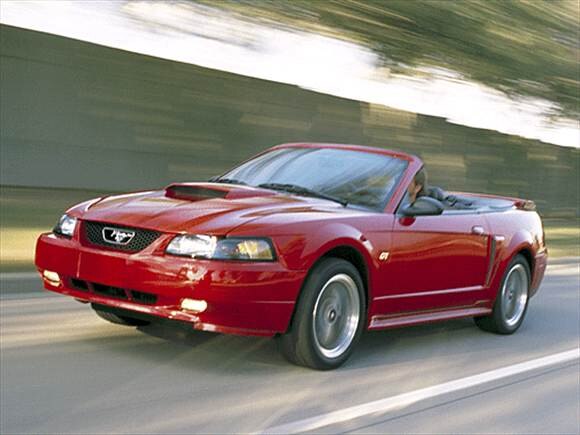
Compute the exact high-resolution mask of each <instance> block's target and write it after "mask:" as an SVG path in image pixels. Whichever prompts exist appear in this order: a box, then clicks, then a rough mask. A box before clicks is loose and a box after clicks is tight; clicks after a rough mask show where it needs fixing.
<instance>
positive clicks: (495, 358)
mask: <svg viewBox="0 0 580 435" xmlns="http://www.w3.org/2000/svg"><path fill="white" fill-rule="evenodd" d="M579 279H580V278H579V266H578V264H577V263H574V262H572V263H568V264H562V265H557V266H550V268H549V272H548V276H547V277H546V279H545V281H544V284H543V285H542V288H541V291H540V293H539V294H538V296H536V297H535V298H534V299H532V302H531V306H530V309H529V311H528V314H527V318H526V321H525V322H524V324H523V326H522V328H521V329H520V330H519V331H518V333H516V334H515V335H513V336H497V335H493V334H489V333H484V332H482V331H480V330H479V329H477V328H476V327H475V326H474V325H473V322H472V321H470V320H460V321H452V322H446V323H441V324H436V325H428V326H419V327H412V328H407V329H400V330H391V331H382V332H373V333H367V334H366V335H365V336H364V337H363V339H362V341H361V342H360V344H359V346H358V347H357V349H356V352H355V354H354V356H353V357H352V358H351V360H350V361H349V362H348V363H347V364H346V365H345V366H343V367H342V368H340V369H338V370H335V371H332V372H317V371H312V370H309V369H304V368H299V367H295V366H292V365H290V364H288V363H287V362H286V361H284V360H283V359H282V357H281V356H280V354H279V353H278V352H277V348H276V343H275V342H274V341H273V340H268V339H257V338H243V337H234V336H222V335H214V334H210V333H200V332H195V331H189V330H185V329H182V328H173V327H170V326H167V325H155V326H148V327H145V328H140V329H133V328H127V327H122V326H115V325H111V324H108V323H106V322H105V321H103V320H101V319H99V318H97V317H96V316H95V315H94V314H93V313H92V312H91V310H90V308H89V307H88V306H86V305H81V304H79V303H77V302H75V301H73V300H70V299H69V298H66V297H62V296H58V295H51V294H48V293H39V292H31V293H26V292H20V291H18V292H10V293H4V294H3V297H2V299H1V300H0V309H1V313H0V328H1V329H0V350H1V354H0V362H1V367H0V370H1V372H0V374H1V378H0V380H1V389H0V394H1V395H0V433H2V434H12V433H35V434H41V433H120V432H122V433H151V432H170V433H192V432H196V433H232V432H233V433H247V432H264V431H265V432H268V431H269V430H272V429H274V430H275V429H276V428H278V429H279V428H280V427H282V428H284V427H294V428H298V429H300V428H301V427H302V426H300V425H301V423H300V422H302V421H305V419H309V418H311V417H315V416H325V415H326V416H328V415H329V414H328V413H331V412H335V411H338V412H337V413H335V414H330V415H348V409H349V407H352V406H357V405H364V404H367V403H369V402H372V401H378V400H382V399H386V398H393V397H394V399H393V400H394V402H395V406H391V407H390V408H389V409H388V410H385V411H381V412H373V413H367V414H366V415H363V416H359V417H358V418H354V419H347V420H346V421H341V422H336V421H333V420H332V419H330V420H328V421H326V422H325V423H324V424H323V425H319V427H317V429H315V432H324V433H326V432H327V433H337V432H353V433H402V432H404V433H510V434H511V433H558V434H566V433H570V434H577V433H580V425H579V421H580V399H579V397H580V378H579V376H580V375H579V373H580V370H579V365H578V358H577V357H576V358H573V359H572V360H568V361H565V362H560V363H554V364H550V365H546V366H543V367H540V368H535V369H529V370H525V371H523V372H521V373H518V374H515V375H510V376H504V377H502V378H501V379H496V380H491V381H489V382H486V383H483V384H481V385H477V386H469V385H467V386H465V388H463V387H460V388H459V389H457V390H456V391H454V392H450V393H446V394H438V395H435V396H433V397H428V398H424V399H423V400H418V401H414V402H412V403H405V402H404V401H401V403H398V402H397V400H398V399H397V398H398V397H402V396H401V395H404V394H405V393H410V392H416V391H421V389H425V388H426V387H431V386H436V385H440V384H444V383H449V381H455V380H458V379H464V378H466V377H474V375H478V374H481V373H484V372H488V371H493V372H495V371H497V370H496V369H500V368H503V367H511V366H513V365H515V364H519V363H525V362H527V361H530V360H535V359H537V358H541V357H546V356H550V355H554V354H558V353H560V352H563V351H569V350H573V349H576V350H577V349H578V348H579V340H580V339H579V337H580V281H579ZM31 285H34V284H31ZM288 424H290V426H284V425H288ZM293 425H294V426H293ZM304 427H305V426H304Z"/></svg>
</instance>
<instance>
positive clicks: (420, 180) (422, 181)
mask: <svg viewBox="0 0 580 435" xmlns="http://www.w3.org/2000/svg"><path fill="white" fill-rule="evenodd" d="M407 192H408V193H409V204H413V203H414V202H415V201H416V200H417V198H419V197H420V196H428V195H429V193H428V188H427V171H426V170H425V168H421V170H420V171H419V172H417V173H416V174H415V177H414V178H413V180H412V181H411V183H410V184H409V187H408V188H407Z"/></svg>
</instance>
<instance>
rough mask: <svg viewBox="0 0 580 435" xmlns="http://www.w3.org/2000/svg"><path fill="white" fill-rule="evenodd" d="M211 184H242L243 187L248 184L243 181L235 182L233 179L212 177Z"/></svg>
mask: <svg viewBox="0 0 580 435" xmlns="http://www.w3.org/2000/svg"><path fill="white" fill-rule="evenodd" d="M209 181H210V182H212V183H223V184H241V185H243V186H245V185H247V184H248V183H245V182H243V181H240V180H235V179H233V178H220V177H212V178H210V179H209Z"/></svg>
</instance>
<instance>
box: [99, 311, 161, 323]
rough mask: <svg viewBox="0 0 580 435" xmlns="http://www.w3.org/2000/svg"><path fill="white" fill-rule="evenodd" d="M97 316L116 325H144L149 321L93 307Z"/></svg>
mask: <svg viewBox="0 0 580 435" xmlns="http://www.w3.org/2000/svg"><path fill="white" fill-rule="evenodd" d="M93 310H95V313H97V316H99V317H100V318H101V319H105V320H106V321H107V322H111V323H114V324H116V325H125V326H146V325H149V323H150V322H148V321H146V320H141V319H134V318H132V317H126V316H120V315H118V314H113V313H109V312H107V311H101V310H98V309H96V308H94V307H93Z"/></svg>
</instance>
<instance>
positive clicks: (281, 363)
mask: <svg viewBox="0 0 580 435" xmlns="http://www.w3.org/2000/svg"><path fill="white" fill-rule="evenodd" d="M138 331H139V332H140V333H142V334H144V335H145V336H148V337H154V338H157V339H160V340H162V342H161V343H163V350H162V351H163V352H164V353H165V354H166V355H167V353H168V352H169V353H171V352H174V353H175V354H176V355H177V354H180V353H183V352H186V351H190V352H189V354H190V357H185V358H179V362H178V364H183V365H187V364H193V365H195V367H196V368H198V369H199V368H202V369H208V370H216V369H220V368H221V369H223V368H226V367H228V366H231V365H233V364H236V370H237V371H240V370H241V371H243V372H248V371H250V372H251V371H254V370H264V368H266V367H270V368H273V369H282V370H288V369H296V370H309V369H305V368H302V367H297V366H294V365H293V364H291V363H290V362H287V361H286V360H285V359H284V357H283V356H282V355H281V353H280V351H279V349H278V343H277V340H276V339H272V338H261V337H244V336H235V335H223V334H216V333H211V332H203V331H197V330H194V329H192V328H190V327H188V325H181V324H173V323H170V322H162V323H153V324H151V325H148V326H143V327H139V328H138ZM474 334H476V335H479V334H482V332H481V331H479V330H478V329H477V328H476V327H475V325H474V324H473V321H472V320H471V319H462V320H454V321H448V322H443V323H436V324H430V325H421V326H413V327H407V328H401V329H391V330H383V331H367V332H365V333H364V334H363V335H362V337H361V339H360V341H359V343H358V344H357V346H356V348H355V349H354V353H353V355H352V356H351V358H350V359H349V360H348V361H347V362H346V363H345V365H343V366H342V367H341V368H340V369H339V370H351V369H361V368H367V367H373V366H384V365H385V364H390V363H400V362H412V360H414V359H419V358H424V357H425V353H424V351H425V347H426V346H427V345H429V344H430V345H431V346H437V347H438V348H440V349H441V348H445V347H447V344H448V343H447V342H448V340H452V341H454V340H457V338H458V337H451V336H457V335H458V336H463V337H465V336H470V335H474ZM434 343H435V344H434ZM159 345H160V343H159V342H158V344H157V346H159ZM400 347H403V348H404V349H405V351H404V352H398V351H397V350H394V348H400ZM134 351H135V349H132V352H134ZM139 353H141V356H142V357H144V358H147V357H148V355H149V356H150V350H149V349H147V348H144V349H142V352H139Z"/></svg>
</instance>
